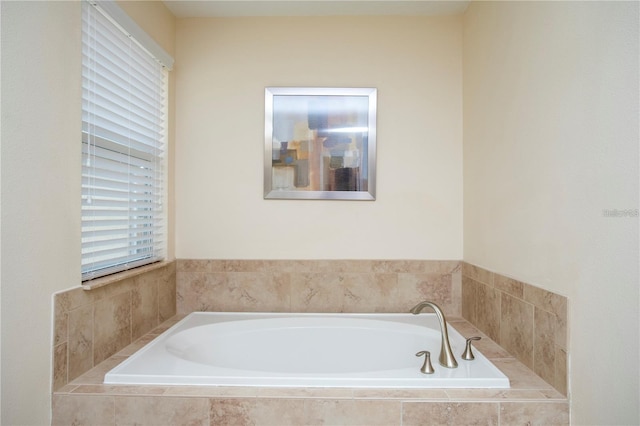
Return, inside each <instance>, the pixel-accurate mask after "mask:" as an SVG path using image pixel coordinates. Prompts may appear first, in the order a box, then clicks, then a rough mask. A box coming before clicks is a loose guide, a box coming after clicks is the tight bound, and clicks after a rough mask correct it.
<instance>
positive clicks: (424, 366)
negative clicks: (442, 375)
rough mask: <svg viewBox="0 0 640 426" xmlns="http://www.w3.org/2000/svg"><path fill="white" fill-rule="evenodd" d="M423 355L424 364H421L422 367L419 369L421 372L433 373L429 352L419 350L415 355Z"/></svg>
mask: <svg viewBox="0 0 640 426" xmlns="http://www.w3.org/2000/svg"><path fill="white" fill-rule="evenodd" d="M422 355H424V364H422V368H421V369H420V371H421V372H422V373H423V374H433V373H434V372H435V371H436V370H434V369H433V366H432V365H431V352H429V351H420V352H418V353H417V354H416V356H422Z"/></svg>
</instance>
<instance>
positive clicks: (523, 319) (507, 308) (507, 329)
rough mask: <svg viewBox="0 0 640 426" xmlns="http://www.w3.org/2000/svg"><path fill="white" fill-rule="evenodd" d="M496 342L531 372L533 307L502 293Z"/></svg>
mask: <svg viewBox="0 0 640 426" xmlns="http://www.w3.org/2000/svg"><path fill="white" fill-rule="evenodd" d="M500 312H501V318H500V320H501V327H500V338H499V340H498V342H499V343H500V345H502V346H503V347H504V348H505V349H506V350H507V351H509V352H510V353H511V354H513V355H515V357H516V358H518V359H519V360H520V361H521V362H522V363H523V364H524V365H526V366H527V367H529V368H530V369H532V370H533V344H534V341H533V306H532V305H530V304H528V303H525V302H523V301H522V300H520V299H517V298H515V297H511V296H509V295H508V294H506V293H502V304H501V311H500Z"/></svg>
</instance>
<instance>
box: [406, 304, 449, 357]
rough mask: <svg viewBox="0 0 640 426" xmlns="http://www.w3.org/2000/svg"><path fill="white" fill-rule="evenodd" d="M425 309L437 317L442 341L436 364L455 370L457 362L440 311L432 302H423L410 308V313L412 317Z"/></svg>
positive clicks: (445, 322) (445, 320) (443, 317)
mask: <svg viewBox="0 0 640 426" xmlns="http://www.w3.org/2000/svg"><path fill="white" fill-rule="evenodd" d="M426 307H430V308H431V309H433V311H434V312H435V313H436V316H437V317H438V321H439V322H440V334H441V336H442V341H441V344H440V357H439V358H438V362H440V365H442V366H443V367H447V368H457V367H458V362H457V361H456V358H455V357H454V356H453V352H452V351H451V345H450V344H449V332H448V331H447V319H446V318H445V316H444V313H443V312H442V309H440V307H439V306H438V305H436V304H435V303H433V302H429V301H424V302H420V303H418V304H417V305H416V306H414V307H413V308H411V310H410V312H411V313H412V314H414V315H418V314H419V313H420V312H421V311H422V310H423V309H424V308H426Z"/></svg>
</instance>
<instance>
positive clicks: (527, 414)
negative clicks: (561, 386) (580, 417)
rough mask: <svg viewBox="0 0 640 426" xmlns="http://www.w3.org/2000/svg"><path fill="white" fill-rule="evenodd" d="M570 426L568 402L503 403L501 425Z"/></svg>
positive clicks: (501, 404) (501, 405) (501, 406)
mask: <svg viewBox="0 0 640 426" xmlns="http://www.w3.org/2000/svg"><path fill="white" fill-rule="evenodd" d="M568 424H569V404H568V403H566V402H539V403H534V402H526V403H525V402H502V403H500V425H501V426H511V425H514V426H515V425H532V426H534V425H539V426H554V425H557V426H561V425H568Z"/></svg>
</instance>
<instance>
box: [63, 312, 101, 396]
mask: <svg viewBox="0 0 640 426" xmlns="http://www.w3.org/2000/svg"><path fill="white" fill-rule="evenodd" d="M68 324H69V340H68V343H67V350H68V355H67V362H68V364H69V366H68V380H69V381H71V380H73V379H75V378H76V377H78V376H80V375H81V374H83V373H84V372H85V371H88V370H89V369H91V368H92V367H93V366H94V365H95V364H94V363H93V361H94V360H93V343H94V335H93V325H94V322H93V305H85V306H83V307H80V308H77V309H74V310H73V311H70V312H69V321H68ZM65 384H66V383H65Z"/></svg>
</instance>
